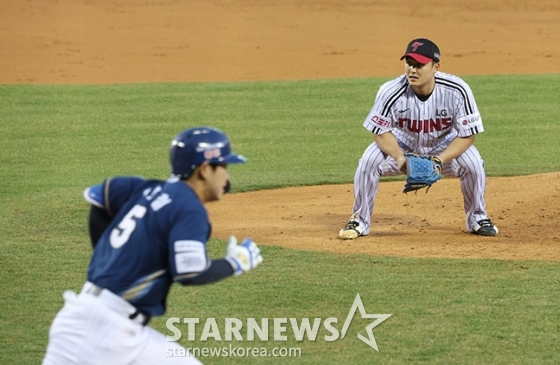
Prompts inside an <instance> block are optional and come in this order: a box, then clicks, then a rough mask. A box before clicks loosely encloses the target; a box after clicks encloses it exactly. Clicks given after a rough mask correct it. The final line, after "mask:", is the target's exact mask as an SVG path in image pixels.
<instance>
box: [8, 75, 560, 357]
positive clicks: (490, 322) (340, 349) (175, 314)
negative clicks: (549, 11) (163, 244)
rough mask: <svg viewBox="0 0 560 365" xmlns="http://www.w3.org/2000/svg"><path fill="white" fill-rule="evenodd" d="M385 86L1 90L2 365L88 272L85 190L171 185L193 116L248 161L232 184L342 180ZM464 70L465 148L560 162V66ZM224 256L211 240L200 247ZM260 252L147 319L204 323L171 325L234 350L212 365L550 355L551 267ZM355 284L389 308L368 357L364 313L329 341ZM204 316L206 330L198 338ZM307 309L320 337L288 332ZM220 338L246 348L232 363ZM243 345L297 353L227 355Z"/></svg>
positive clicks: (40, 341)
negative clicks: (233, 332)
mask: <svg viewBox="0 0 560 365" xmlns="http://www.w3.org/2000/svg"><path fill="white" fill-rule="evenodd" d="M387 80H388V79H386V78H385V79H383V78H368V79H344V80H323V81H282V82H247V83H169V84H128V85H105V86H98V85H81V86H68V85H56V86H47V85H33V86H32V85H0V111H1V113H0V134H1V139H0V151H1V153H0V163H1V167H2V173H1V174H0V203H1V207H2V209H1V211H0V237H1V238H2V239H1V240H0V279H1V280H0V290H1V293H2V295H0V308H1V310H0V363H1V364H16V365H17V364H22V365H23V364H25V365H27V364H38V363H40V362H41V359H42V356H43V354H44V351H45V348H46V344H47V339H48V330H49V326H50V323H51V322H52V320H53V318H54V316H55V314H56V312H57V311H58V310H59V309H60V308H61V306H62V304H63V302H62V293H63V291H64V290H67V289H71V290H79V289H80V287H81V285H82V284H83V282H84V280H85V278H86V268H87V265H88V261H89V257H90V255H91V246H90V244H89V239H88V236H87V212H88V206H87V204H86V203H85V201H84V200H83V198H82V192H83V190H84V188H86V187H87V186H89V185H92V184H96V183H99V182H101V181H102V180H103V179H104V178H106V177H109V176H115V175H141V176H144V177H146V178H159V179H164V178H166V177H167V176H168V174H169V167H168V147H169V143H170V141H171V139H172V138H173V136H174V135H175V134H177V133H178V132H180V131H182V130H183V129H186V128H189V127H193V126H197V125H212V126H215V127H218V128H221V129H222V130H224V131H225V132H226V133H227V134H228V135H229V136H230V137H231V140H232V142H233V149H234V151H236V152H238V153H241V154H243V155H245V156H246V157H248V158H249V162H248V163H247V164H245V165H232V166H230V167H229V170H230V173H231V175H232V182H233V187H234V190H233V193H240V192H244V191H251V190H260V189H271V188H278V187H284V186H298V185H317V184H346V183H351V182H352V178H353V174H354V171H355V168H356V164H357V160H358V159H359V157H360V155H361V153H362V152H363V150H364V149H365V147H366V146H367V145H368V144H369V143H370V142H371V136H370V135H369V133H368V132H367V131H366V130H365V129H364V128H363V127H362V122H363V119H364V118H365V116H366V115H367V113H368V111H369V109H370V108H371V105H372V103H373V100H374V97H375V93H376V91H377V89H378V87H379V86H380V85H381V84H382V83H383V82H385V81H387ZM465 80H466V81H468V82H469V84H470V85H471V87H472V89H473V92H474V94H475V97H476V99H477V103H478V106H479V109H480V111H481V113H482V117H483V121H484V126H485V130H486V131H485V133H483V134H481V135H480V136H478V137H477V140H476V146H477V147H478V149H479V150H480V152H481V154H482V155H483V157H484V159H485V161H486V170H487V173H488V175H489V176H515V175H526V174H539V173H546V172H553V171H560V162H559V161H560V160H559V159H558V155H560V143H559V141H560V139H559V137H558V136H559V135H560V123H558V121H557V118H556V115H558V114H559V112H560V104H559V103H558V100H559V98H560V75H526V76H484V77H483V76H471V77H465ZM247 209H250V207H247ZM265 243H266V242H265ZM224 250H225V242H222V241H218V240H212V241H210V243H209V252H210V255H211V256H212V257H221V256H223V252H224ZM262 252H263V256H264V258H265V261H264V263H263V264H262V266H260V267H259V268H257V270H255V271H254V272H251V273H249V274H247V275H244V276H241V277H237V278H231V279H227V280H225V281H222V282H219V283H216V284H212V285H207V286H201V287H179V286H175V287H173V289H172V292H171V295H170V297H169V303H168V304H169V306H168V312H167V313H166V314H165V315H164V316H163V317H160V318H155V319H154V320H153V321H152V325H153V327H154V328H156V329H158V330H160V331H161V332H163V333H164V334H166V335H172V331H171V330H170V329H169V328H168V326H167V325H166V321H167V320H168V319H170V318H179V319H181V320H182V319H183V318H199V320H200V324H199V325H198V326H197V327H196V330H195V331H194V332H195V333H194V334H193V335H194V340H193V341H189V339H188V336H187V332H188V331H187V325H186V324H183V323H181V324H176V328H178V329H179V330H180V331H181V332H182V333H183V336H182V337H181V339H180V340H179V342H180V343H181V344H182V345H183V346H185V347H188V348H197V349H202V348H214V349H221V348H226V349H227V350H228V351H225V352H227V356H223V355H224V353H221V355H222V356H206V357H204V356H199V358H200V359H201V360H202V361H203V362H204V363H207V364H230V363H231V364H237V363H249V364H260V363H263V364H268V363H270V364H273V363H274V364H276V363H281V364H284V363H287V364H508V365H510V364H558V363H560V353H559V352H558V348H559V343H560V335H559V334H560V320H559V318H560V306H559V305H558V290H559V289H560V264H559V263H558V262H546V261H508V260H448V259H428V258H426V259H409V258H395V257H371V256H366V255H349V254H332V253H324V252H308V251H296V250H289V249H284V248H280V247H274V246H265V245H263V246H262ZM357 294H359V295H360V298H361V300H362V302H363V306H364V309H365V311H366V312H367V313H368V314H391V316H390V317H389V318H388V319H386V320H385V321H384V322H383V323H381V324H380V325H379V326H377V327H375V329H374V331H373V333H374V334H375V339H376V341H377V345H378V349H379V351H376V350H374V349H373V348H372V347H370V346H369V345H367V344H365V343H364V342H363V341H361V340H360V339H359V338H358V334H361V335H362V336H366V337H367V336H368V335H367V331H366V326H368V325H369V324H370V323H371V322H372V319H367V318H361V315H360V312H359V311H358V312H356V314H355V316H354V317H353V320H352V321H351V323H350V325H349V327H348V330H347V332H346V336H345V337H344V338H340V337H341V336H340V334H339V336H338V337H337V338H335V337H336V336H334V334H335V333H334V332H333V329H334V330H336V331H337V332H340V331H341V330H342V328H343V324H344V321H345V319H346V318H347V316H348V313H349V311H350V308H351V307H352V304H353V303H354V300H355V298H356V295H357ZM208 318H214V319H215V321H216V323H217V328H218V330H217V332H213V333H211V334H212V335H213V336H211V337H210V338H208V339H206V340H202V339H201V337H203V335H204V334H206V335H208V328H206V329H205V323H208V322H207V321H208V320H207V319H208ZM226 318H235V319H238V320H240V321H241V322H242V324H243V329H242V330H241V335H242V336H241V337H242V338H241V339H233V340H231V341H228V340H226V339H225V333H226V331H225V324H224V323H225V321H226ZM248 318H254V319H257V321H258V323H259V324H262V322H261V321H262V319H265V318H266V319H268V325H267V326H266V329H267V333H268V335H269V338H268V340H262V339H261V338H258V339H255V340H248V338H247V331H246V329H247V321H248ZM275 319H280V321H282V320H284V319H285V321H286V322H285V323H284V324H283V325H282V324H281V325H280V326H279V328H282V326H284V327H285V332H282V331H281V332H282V333H283V334H284V335H285V336H286V338H285V339H282V337H281V336H280V337H277V338H276V339H275V326H274V320H275ZM304 319H308V320H309V321H310V322H311V325H313V323H319V325H318V327H317V331H316V332H314V333H315V336H316V337H315V338H314V339H311V338H309V336H308V335H309V334H310V333H311V332H313V331H308V332H306V334H305V335H302V336H298V335H297V334H296V333H295V332H297V328H296V331H295V332H294V325H293V323H292V321H295V323H296V324H297V326H296V327H298V326H301V324H302V323H303V321H304ZM317 319H319V321H318V322H317ZM327 319H330V320H331V322H330V323H331V327H330V328H331V330H330V331H329V328H328V327H327V326H325V320H327ZM335 319H336V321H334V320H335ZM333 321H334V322H333ZM311 334H312V333H311ZM216 336H222V337H223V338H222V339H221V340H218V339H217V338H216ZM329 336H331V337H329ZM312 337H313V336H312ZM333 338H335V339H333ZM230 346H231V347H233V348H234V349H240V348H243V349H244V350H237V352H236V355H231V356H230V353H229V351H230ZM248 348H258V349H260V350H259V351H268V353H269V354H271V353H272V351H273V350H274V349H277V352H282V351H291V350H292V349H298V350H299V353H295V354H292V355H294V356H286V357H275V356H254V355H253V356H247V355H246V354H245V356H238V355H240V353H241V351H251V350H247V349H248ZM262 349H265V350H262ZM197 351H198V350H197ZM259 355H262V352H261V353H259ZM296 355H297V356H296Z"/></svg>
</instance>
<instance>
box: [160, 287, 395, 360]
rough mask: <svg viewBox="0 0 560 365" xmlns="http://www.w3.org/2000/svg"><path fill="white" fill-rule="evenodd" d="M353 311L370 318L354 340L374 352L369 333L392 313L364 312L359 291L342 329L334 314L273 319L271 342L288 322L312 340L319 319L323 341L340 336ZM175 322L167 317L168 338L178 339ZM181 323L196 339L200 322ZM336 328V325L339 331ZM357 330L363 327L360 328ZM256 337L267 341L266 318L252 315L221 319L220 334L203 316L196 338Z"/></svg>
mask: <svg viewBox="0 0 560 365" xmlns="http://www.w3.org/2000/svg"><path fill="white" fill-rule="evenodd" d="M357 313H359V314H360V316H361V318H362V319H364V318H365V319H369V320H371V322H370V323H369V324H367V325H366V326H365V332H366V333H367V336H364V335H362V334H361V333H359V332H358V334H357V337H358V339H359V340H360V341H362V342H364V343H365V344H366V345H368V346H370V347H371V348H373V349H375V350H376V351H379V348H378V347H377V342H376V340H375V336H374V334H373V329H374V328H375V327H377V326H378V325H380V324H381V323H382V322H383V321H385V320H386V319H387V318H389V317H391V316H392V314H372V313H367V312H366V310H365V307H364V304H363V302H362V298H361V297H360V294H356V298H355V299H354V302H353V303H352V307H351V308H350V311H349V312H348V315H347V316H346V319H345V320H344V323H342V328H340V327H339V326H335V325H336V324H338V323H339V320H338V318H336V317H330V318H325V319H324V320H323V319H322V318H314V319H313V321H310V319H309V318H302V319H301V321H298V320H297V319H296V318H287V317H285V318H273V320H272V327H273V328H272V329H273V333H274V341H288V334H289V331H288V324H290V325H291V327H292V328H291V329H292V331H291V332H293V334H294V336H295V340H296V341H304V339H305V338H307V340H308V341H315V340H316V338H317V335H318V333H319V329H320V328H321V322H323V323H322V327H323V328H324V329H325V330H326V331H327V332H328V333H329V334H326V335H325V336H324V337H323V338H324V340H325V341H326V342H332V341H336V340H339V339H340V340H341V339H344V337H345V336H346V333H347V331H348V328H349V327H350V323H351V322H352V320H353V318H354V317H355V315H356V314H357ZM179 323H181V319H180V318H178V317H171V318H169V319H168V320H167V321H166V326H167V329H169V330H170V331H171V332H172V333H173V335H172V336H169V335H168V336H167V340H168V341H178V340H179V339H180V338H181V336H182V333H181V330H180V329H179V328H177V327H176V326H175V325H176V324H179ZM182 323H184V324H186V325H187V333H188V335H187V340H188V341H196V333H197V331H196V325H197V324H200V319H199V318H183V321H182ZM243 327H245V330H243V329H244V328H243ZM337 327H339V328H340V330H339V329H338V328H337ZM242 330H243V331H242ZM361 330H363V327H362V328H361ZM359 331H360V330H359ZM360 332H362V331H360ZM244 333H246V336H245V337H243V334H244ZM257 337H258V338H259V340H260V341H268V338H269V319H268V318H261V321H260V324H259V322H257V320H256V319H255V318H247V319H246V321H245V323H243V321H242V320H240V319H238V318H225V320H224V334H223V336H222V333H221V332H220V328H219V326H218V323H217V322H216V319H215V318H206V321H205V323H204V328H203V330H202V334H201V335H200V338H199V340H200V341H207V340H208V339H209V338H213V339H214V340H215V341H222V339H224V340H225V341H233V340H234V339H235V340H236V341H255V340H256V338H257Z"/></svg>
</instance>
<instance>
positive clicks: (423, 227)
mask: <svg viewBox="0 0 560 365" xmlns="http://www.w3.org/2000/svg"><path fill="white" fill-rule="evenodd" d="M0 4H1V8H2V11H1V12H0V47H1V49H2V50H4V52H3V54H2V57H1V58H0V83H2V84H6V83H41V84H46V83H48V84H54V83H70V84H83V83H90V84H109V83H125V82H187V81H238V80H284V79H319V78H346V77H371V76H396V75H398V74H400V73H401V72H402V64H401V63H400V62H399V61H398V57H399V56H400V54H401V53H402V52H403V51H404V47H405V46H406V43H407V42H408V41H409V40H410V39H412V38H415V37H419V36H422V37H428V38H431V39H433V40H434V41H436V43H438V45H439V46H440V49H441V51H442V68H441V69H442V70H443V71H446V72H451V73H455V74H458V75H473V74H520V73H558V72H560V66H559V64H558V59H559V57H560V48H559V47H558V44H560V3H558V1H556V0H542V1H538V2H535V1H532V0H496V1H493V2H492V4H488V2H486V1H483V0H472V1H464V0H449V1H445V2H441V1H435V0H428V1H424V2H422V3H418V2H415V1H412V0H395V1H391V2H390V4H389V2H386V1H352V2H341V1H339V0H311V1H306V2H302V1H298V0H282V1H280V0H277V1H253V0H214V1H198V0H184V1H183V0H161V1H157V2H155V1H146V0H83V1H75V0H27V1H17V2H14V1H8V0H0ZM372 97H373V95H372ZM358 124H359V123H358ZM358 129H359V128H358ZM358 157H359V156H356V158H358ZM401 190H402V183H396V182H395V183H393V182H391V183H383V184H381V188H380V191H379V194H378V200H377V204H376V212H375V214H374V219H373V222H374V228H373V231H372V233H371V234H370V236H368V237H363V238H360V239H358V240H356V241H352V242H347V241H342V240H339V239H337V232H338V230H339V229H340V228H341V227H342V226H343V225H344V224H345V222H346V220H347V219H348V217H349V215H350V213H351V212H350V209H351V205H352V199H353V197H352V186H351V185H336V186H317V187H305V188H287V189H281V190H271V191H259V192H254V193H244V194H234V195H230V196H227V197H226V198H225V202H226V203H225V204H211V205H210V208H209V210H210V214H211V218H212V220H213V223H214V227H215V232H214V236H215V237H220V238H227V236H228V235H230V234H236V235H237V236H244V235H245V234H247V233H251V234H252V236H253V238H254V239H255V240H256V241H257V242H259V243H262V244H275V245H282V246H286V247H291V248H297V249H313V250H328V251H334V252H361V253H369V254H375V255H398V256H415V257H426V256H435V257H472V258H483V257H493V258H507V259H523V258H530V259H546V260H560V232H559V231H560V173H552V174H543V175H538V176H524V177H518V178H490V179H488V187H487V196H486V200H487V207H488V211H489V214H490V216H491V218H492V219H493V220H494V221H495V223H496V224H497V225H498V226H499V228H500V234H499V236H497V237H477V236H474V235H472V234H469V233H467V232H466V231H465V228H464V213H463V209H462V197H461V193H460V187H459V181H458V180H443V181H440V182H438V184H437V185H436V186H434V187H433V188H432V191H431V192H430V194H429V195H425V194H424V193H423V192H420V193H419V194H418V195H411V194H409V195H408V196H406V195H404V194H402V193H401V192H400V191H401ZM436 193H437V194H436ZM240 206H245V207H251V211H249V212H247V211H246V209H239V208H238V207H240ZM231 208H235V213H232V212H230V211H229V209H231ZM428 212H429V213H428ZM240 214H244V215H240ZM232 215H233V216H235V217H237V218H238V219H237V220H235V221H231V220H230V217H231V216H232Z"/></svg>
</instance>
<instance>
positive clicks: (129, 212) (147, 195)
mask: <svg viewBox="0 0 560 365" xmlns="http://www.w3.org/2000/svg"><path fill="white" fill-rule="evenodd" d="M85 195H86V199H87V200H88V201H90V202H91V203H92V204H95V205H97V206H100V207H103V208H104V209H105V210H106V211H107V212H108V213H110V214H111V215H113V217H114V218H113V220H112V221H111V223H110V224H109V226H108V227H107V229H105V231H104V232H103V234H102V235H101V238H100V239H99V241H98V243H97V245H96V246H95V249H94V252H93V256H92V258H91V262H90V265H89V269H88V281H90V282H92V283H94V284H96V285H98V286H100V287H103V288H106V289H108V290H110V291H112V292H113V293H115V294H117V295H119V296H121V297H122V298H124V299H125V300H127V301H129V302H130V303H131V304H132V305H134V306H135V307H137V308H139V309H141V310H143V311H145V312H146V313H148V314H150V315H151V316H157V315H162V314H163V313H164V312H165V301H166V298H167V295H168V293H169V288H170V286H171V284H172V283H173V282H174V281H179V282H180V281H181V280H187V279H190V278H192V277H195V276H197V275H199V274H200V273H201V272H204V271H205V270H206V269H208V267H209V266H210V264H211V260H210V259H209V258H208V255H207V252H206V242H207V240H208V238H209V237H210V233H211V225H210V222H209V220H208V213H207V211H206V209H205V208H204V206H203V204H202V203H201V202H200V200H199V199H198V197H197V196H196V195H195V193H194V191H193V190H192V189H191V188H190V187H189V186H188V185H187V184H185V183H184V182H183V181H180V180H178V179H176V178H171V179H169V180H167V181H160V180H145V179H142V178H139V177H115V178H111V179H107V180H105V181H104V182H103V184H101V185H96V186H94V187H91V188H89V189H88V190H86V194H85Z"/></svg>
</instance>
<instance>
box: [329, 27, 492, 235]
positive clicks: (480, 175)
mask: <svg viewBox="0 0 560 365" xmlns="http://www.w3.org/2000/svg"><path fill="white" fill-rule="evenodd" d="M401 60H404V71H405V73H404V74H403V75H401V76H399V77H397V78H396V79H394V80H391V81H389V82H387V83H385V84H383V85H382V86H381V87H380V88H379V91H378V93H377V96H376V98H375V102H374V104H373V107H372V109H371V111H370V112H369V114H368V116H367V118H366V120H365V122H364V127H365V128H366V129H367V130H369V131H370V132H372V134H373V141H374V142H373V143H371V144H370V145H369V146H368V147H367V149H366V150H365V152H364V154H363V155H362V158H361V159H360V161H359V163H358V168H357V170H356V173H355V175H354V206H353V208H352V215H351V217H350V220H349V221H348V223H347V224H346V226H344V227H343V228H342V229H341V230H340V232H339V236H340V238H343V239H355V238H357V237H359V236H364V235H367V234H369V232H370V225H371V215H372V213H373V209H374V203H375V196H376V194H377V190H378V187H379V179H380V177H381V176H395V175H401V174H403V171H406V158H405V156H404V154H405V152H414V153H418V154H421V155H429V156H437V157H439V159H440V160H441V162H442V163H443V170H442V171H441V174H442V175H444V176H455V177H458V178H459V179H460V180H461V191H462V193H463V202H464V209H465V213H466V227H467V230H468V231H470V232H472V233H474V234H478V235H483V236H495V235H497V234H498V228H497V227H496V226H495V225H494V224H493V223H492V221H491V220H490V219H489V218H488V215H487V213H486V206H485V202H484V192H485V188H486V173H485V171H484V161H483V160H482V157H481V156H480V154H479V152H478V150H477V149H476V147H475V146H474V145H473V143H474V140H475V137H476V135H477V134H479V133H482V132H483V131H484V127H483V125H482V118H481V116H480V113H479V111H478V107H477V105H476V102H475V99H474V96H473V93H472V91H471V88H470V87H469V85H467V83H466V82H465V81H463V80H462V79H461V78H459V77H457V76H454V75H450V74H447V73H443V72H440V71H439V67H440V63H439V62H440V52H439V48H438V47H437V46H436V45H435V44H434V43H433V42H432V41H430V40H428V39H425V38H419V39H414V40H412V41H411V42H410V43H409V44H408V46H407V49H406V52H405V54H404V55H403V56H402V57H401Z"/></svg>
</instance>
